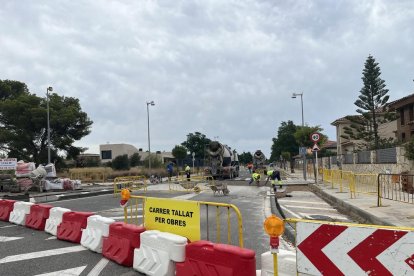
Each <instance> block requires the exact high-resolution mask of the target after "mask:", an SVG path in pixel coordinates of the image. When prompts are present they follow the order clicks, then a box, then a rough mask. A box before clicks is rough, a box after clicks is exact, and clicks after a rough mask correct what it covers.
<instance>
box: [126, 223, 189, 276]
mask: <svg viewBox="0 0 414 276" xmlns="http://www.w3.org/2000/svg"><path fill="white" fill-rule="evenodd" d="M140 238H141V245H140V248H137V249H135V250H134V264H133V268H134V269H135V270H138V271H139V272H142V273H144V274H146V275H156V276H174V275H175V263H174V262H184V261H185V246H186V245H187V238H185V237H182V236H178V235H175V234H171V233H166V232H160V231H158V230H149V231H145V232H143V233H141V236H140ZM156 262H159V263H156Z"/></svg>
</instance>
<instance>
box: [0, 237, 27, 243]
mask: <svg viewBox="0 0 414 276" xmlns="http://www.w3.org/2000/svg"><path fill="white" fill-rule="evenodd" d="M23 238H24V237H5V236H0V242H8V241H15V240H20V239H23Z"/></svg>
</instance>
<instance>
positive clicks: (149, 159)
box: [147, 101, 155, 177]
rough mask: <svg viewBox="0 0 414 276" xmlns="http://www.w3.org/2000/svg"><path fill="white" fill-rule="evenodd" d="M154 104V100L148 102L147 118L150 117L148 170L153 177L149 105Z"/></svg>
mask: <svg viewBox="0 0 414 276" xmlns="http://www.w3.org/2000/svg"><path fill="white" fill-rule="evenodd" d="M150 105H152V106H154V105H155V103H154V101H150V102H147V118H148V171H149V176H150V177H151V142H150V125H149V106H150Z"/></svg>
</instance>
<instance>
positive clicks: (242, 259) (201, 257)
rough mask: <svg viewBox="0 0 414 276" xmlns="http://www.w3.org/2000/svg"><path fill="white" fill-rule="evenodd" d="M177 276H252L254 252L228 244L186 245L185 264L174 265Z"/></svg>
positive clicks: (198, 243)
mask: <svg viewBox="0 0 414 276" xmlns="http://www.w3.org/2000/svg"><path fill="white" fill-rule="evenodd" d="M176 275H177V276H193V275H203V276H210V275H211V276H213V275H220V276H252V275H253V276H254V275H256V257H255V252H254V251H253V250H250V249H245V248H240V247H238V246H234V245H228V244H214V243H212V242H210V241H196V242H192V243H189V244H187V246H186V250H185V262H183V263H177V264H176Z"/></svg>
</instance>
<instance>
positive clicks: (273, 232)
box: [263, 215, 285, 237]
mask: <svg viewBox="0 0 414 276" xmlns="http://www.w3.org/2000/svg"><path fill="white" fill-rule="evenodd" d="M263 227H264V230H265V232H266V233H267V234H268V235H269V236H270V237H279V236H280V235H282V234H283V232H285V223H284V222H283V220H282V219H280V218H278V217H277V216H275V215H271V216H270V217H267V218H266V220H265V221H264V223H263Z"/></svg>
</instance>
